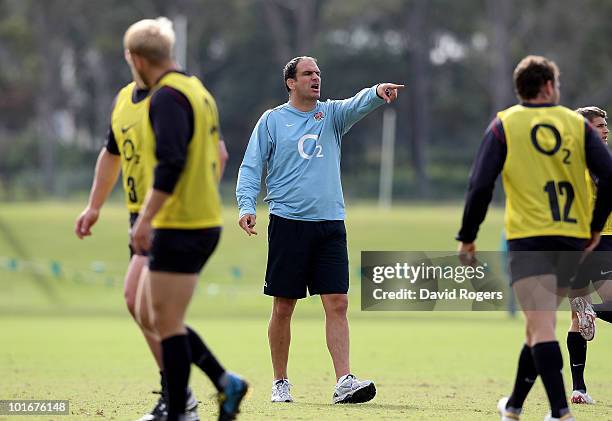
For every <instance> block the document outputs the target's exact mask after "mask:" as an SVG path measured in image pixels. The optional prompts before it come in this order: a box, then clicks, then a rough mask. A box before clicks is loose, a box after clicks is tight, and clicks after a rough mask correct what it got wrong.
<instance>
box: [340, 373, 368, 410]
mask: <svg viewBox="0 0 612 421" xmlns="http://www.w3.org/2000/svg"><path fill="white" fill-rule="evenodd" d="M374 396H376V386H374V382H373V381H371V380H359V379H358V378H357V377H355V376H353V375H352V374H347V375H345V376H342V377H340V379H339V380H338V383H336V387H335V388H334V396H333V402H334V403H362V402H368V401H371V400H372V399H374Z"/></svg>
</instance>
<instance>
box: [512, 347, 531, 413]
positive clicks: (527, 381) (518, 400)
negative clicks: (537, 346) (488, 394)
mask: <svg viewBox="0 0 612 421" xmlns="http://www.w3.org/2000/svg"><path fill="white" fill-rule="evenodd" d="M537 377H538V372H537V370H536V368H535V365H534V363H533V356H532V355H531V348H530V347H529V346H527V345H526V344H525V345H524V346H523V349H521V353H520V355H519V361H518V368H517V370H516V379H515V380H514V389H513V390H512V394H511V395H510V397H509V398H508V404H507V405H506V409H507V410H508V411H509V412H512V413H515V414H520V413H521V409H522V408H523V402H525V399H526V398H527V395H528V394H529V391H530V390H531V388H532V386H533V384H534V383H535V381H536V378H537Z"/></svg>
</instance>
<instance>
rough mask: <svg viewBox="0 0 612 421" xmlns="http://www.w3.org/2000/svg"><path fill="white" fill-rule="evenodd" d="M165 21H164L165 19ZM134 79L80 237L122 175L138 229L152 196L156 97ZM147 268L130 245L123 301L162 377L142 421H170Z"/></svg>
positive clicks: (122, 99)
mask: <svg viewBox="0 0 612 421" xmlns="http://www.w3.org/2000/svg"><path fill="white" fill-rule="evenodd" d="M160 22H165V21H164V20H163V19H162V20H161V21H160ZM172 42H173V41H172ZM126 60H127V61H128V64H129V60H130V58H129V55H127V54H126ZM130 67H131V65H130ZM132 74H133V76H134V82H131V83H129V84H128V85H126V86H124V87H123V88H122V89H121V90H120V91H119V92H118V94H117V96H116V97H115V101H114V104H113V111H112V114H111V124H110V127H109V131H108V136H107V141H106V145H105V147H104V148H103V149H102V150H101V152H100V154H99V156H98V161H97V164H96V171H95V177H94V181H93V185H92V188H91V192H90V198H89V203H88V205H87V207H86V208H85V210H84V211H83V212H82V213H81V214H80V215H79V217H78V219H77V222H76V227H75V232H76V234H77V236H78V237H79V238H84V237H86V236H89V235H91V234H92V232H91V228H92V227H93V225H95V223H96V222H97V220H98V218H99V215H100V210H101V208H102V206H103V204H104V202H105V201H106V199H107V198H108V195H109V194H110V192H111V191H112V189H113V187H114V186H115V184H116V182H117V180H118V177H119V173H121V174H122V180H123V190H124V196H125V203H126V206H127V208H128V211H129V220H130V227H132V226H133V225H134V223H135V221H136V218H137V217H138V213H139V212H140V210H141V207H142V204H143V202H144V199H145V197H146V194H147V191H148V190H149V189H150V188H151V186H152V184H153V171H152V165H153V164H152V162H153V161H154V160H155V156H154V153H153V150H152V148H151V147H150V146H149V147H146V145H147V144H149V145H152V144H153V142H154V137H153V130H152V128H151V124H150V122H149V113H148V111H149V101H150V98H151V97H150V95H149V89H148V88H147V87H146V85H145V84H144V82H142V80H140V78H139V76H138V74H137V73H136V72H134V71H132ZM218 153H219V165H220V171H219V176H220V175H221V174H222V173H223V169H224V166H225V163H226V161H227V151H226V148H225V144H224V142H223V140H221V139H219V142H218ZM147 163H148V165H147ZM147 265H148V256H147V255H146V253H134V251H133V250H132V248H131V246H130V263H129V266H128V270H127V273H126V275H125V282H124V297H125V300H126V304H127V307H128V310H129V312H130V313H131V315H132V316H133V317H134V318H135V320H136V321H137V323H138V325H139V326H140V327H141V329H142V331H143V334H144V336H145V339H146V341H147V344H148V345H149V348H150V350H151V353H152V354H153V356H154V358H155V361H156V363H157V365H158V367H159V370H160V375H161V379H160V384H161V388H162V391H161V394H160V397H159V399H158V402H157V404H156V405H155V407H154V408H153V410H152V411H151V412H150V413H148V414H146V415H145V416H143V417H142V418H141V421H154V420H164V419H165V417H166V416H167V406H168V402H167V396H166V395H167V391H166V381H165V376H164V372H163V364H162V356H161V346H160V343H159V339H158V338H156V336H155V335H154V334H152V332H151V327H150V326H148V320H143V316H146V312H145V311H143V309H144V308H146V307H148V306H150V303H148V302H147V300H146V297H147V295H146V294H144V291H143V286H144V282H141V280H144V279H145V278H146V272H147ZM196 409H197V400H196V399H195V397H194V396H193V394H192V393H191V390H188V400H187V405H186V410H187V413H188V419H189V420H190V421H196V420H198V419H199V418H198V415H197V411H196Z"/></svg>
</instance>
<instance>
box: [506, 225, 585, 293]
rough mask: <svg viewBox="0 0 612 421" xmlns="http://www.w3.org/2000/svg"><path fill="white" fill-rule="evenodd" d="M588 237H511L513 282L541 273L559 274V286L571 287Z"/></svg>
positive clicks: (510, 267)
mask: <svg viewBox="0 0 612 421" xmlns="http://www.w3.org/2000/svg"><path fill="white" fill-rule="evenodd" d="M586 242H587V240H585V239H582V238H574V237H562V236H542V237H528V238H519V239H516V240H508V266H509V269H510V283H511V284H513V283H514V282H516V281H518V280H520V279H523V278H528V277H531V276H538V275H556V276H557V286H558V287H560V288H563V287H568V286H569V285H570V281H571V279H572V278H573V277H574V275H575V273H576V271H577V269H578V263H579V262H580V258H581V257H582V251H583V250H584V247H585V245H586Z"/></svg>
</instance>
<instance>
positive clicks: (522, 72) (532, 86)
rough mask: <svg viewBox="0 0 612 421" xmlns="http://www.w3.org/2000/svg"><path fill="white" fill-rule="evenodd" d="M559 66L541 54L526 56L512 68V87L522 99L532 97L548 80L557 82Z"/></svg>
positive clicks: (536, 94)
mask: <svg viewBox="0 0 612 421" xmlns="http://www.w3.org/2000/svg"><path fill="white" fill-rule="evenodd" d="M558 77H559V68H558V67H557V65H556V64H555V62H554V61H552V60H549V59H547V58H546V57H542V56H527V57H525V58H524V59H522V60H521V61H520V62H519V64H518V65H517V66H516V69H514V74H513V80H514V89H515V91H516V94H517V95H518V97H519V98H520V99H522V100H529V99H534V98H535V97H537V96H538V94H539V93H540V89H541V88H542V86H544V85H545V84H546V83H547V82H548V81H549V80H552V81H553V84H555V83H557V79H558Z"/></svg>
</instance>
